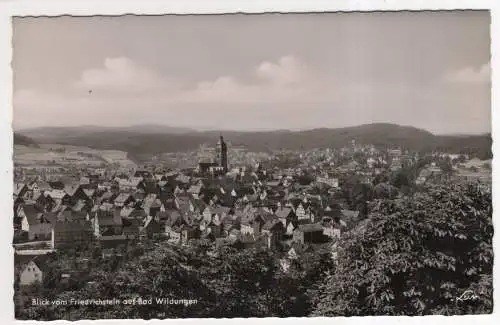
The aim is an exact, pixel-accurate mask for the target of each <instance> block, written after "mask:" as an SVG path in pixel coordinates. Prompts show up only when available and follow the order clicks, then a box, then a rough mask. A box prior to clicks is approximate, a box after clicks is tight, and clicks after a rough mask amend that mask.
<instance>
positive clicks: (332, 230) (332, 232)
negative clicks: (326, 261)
mask: <svg viewBox="0 0 500 325" xmlns="http://www.w3.org/2000/svg"><path fill="white" fill-rule="evenodd" d="M340 234H341V231H340V229H339V228H336V227H334V226H333V225H332V224H330V225H326V226H323V235H325V236H327V237H329V238H332V239H333V238H336V239H339V238H340Z"/></svg>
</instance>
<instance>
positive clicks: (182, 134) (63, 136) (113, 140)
mask: <svg viewBox="0 0 500 325" xmlns="http://www.w3.org/2000/svg"><path fill="white" fill-rule="evenodd" d="M22 132H23V134H24V135H26V136H29V137H31V138H33V139H35V140H36V141H38V142H39V143H60V144H68V145H78V146H87V147H92V148H96V149H115V150H123V151H127V152H129V153H130V154H131V155H133V156H135V155H144V154H153V153H157V152H180V151H189V150H194V149H196V148H198V147H199V145H200V144H204V143H214V144H215V142H216V141H217V138H218V137H219V135H221V134H222V135H223V136H224V137H225V138H226V139H227V141H229V142H230V143H231V144H232V145H244V146H246V147H247V148H248V149H249V150H252V151H270V150H280V149H285V150H308V149H313V148H341V147H344V146H346V145H349V144H350V143H351V141H352V140H355V141H356V143H358V144H373V145H375V146H377V147H380V148H385V147H391V146H401V147H402V148H405V149H408V150H413V151H425V152H429V151H444V152H449V153H463V154H470V155H473V156H477V157H478V158H481V159H486V158H490V157H491V156H492V152H491V143H492V139H491V135H490V134H483V135H460V136H452V135H435V134H432V133H430V132H428V131H425V130H422V129H418V128H414V127H409V126H400V125H395V124H387V123H375V124H366V125H360V126H354V127H345V128H337V129H326V128H320V129H312V130H306V131H287V130H280V131H264V132H241V131H204V132H198V131H194V130H189V129H182V130H177V129H174V131H172V128H169V127H165V131H163V132H161V128H160V127H155V128H154V129H152V128H149V129H147V131H141V129H140V128H138V127H135V128H108V129H106V128H102V127H101V128H93V129H89V128H87V129H82V128H78V127H76V128H38V129H33V130H24V131H22Z"/></svg>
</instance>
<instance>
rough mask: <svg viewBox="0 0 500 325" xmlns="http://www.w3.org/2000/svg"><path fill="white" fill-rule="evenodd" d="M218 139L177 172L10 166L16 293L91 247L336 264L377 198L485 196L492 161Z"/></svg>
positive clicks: (155, 167)
mask: <svg viewBox="0 0 500 325" xmlns="http://www.w3.org/2000/svg"><path fill="white" fill-rule="evenodd" d="M225 141H226V140H225V139H224V138H223V137H222V136H220V138H219V139H218V142H217V143H216V145H215V146H214V147H215V148H214V147H212V148H209V147H208V148H207V146H203V147H201V148H200V149H199V150H198V151H197V152H195V153H192V156H194V157H197V159H200V161H199V163H198V164H197V165H196V166H191V167H188V166H186V168H182V169H175V170H173V169H166V168H165V167H164V166H162V165H161V163H159V162H158V159H156V160H152V162H151V163H150V164H148V165H146V166H143V167H142V168H126V169H122V170H118V171H116V170H113V169H111V168H106V167H102V166H99V167H81V168H80V170H77V171H76V172H75V170H74V168H73V169H72V170H71V171H70V172H72V173H75V176H73V175H71V174H70V172H68V173H66V174H65V173H64V170H65V169H64V167H59V168H55V167H54V166H50V168H51V170H54V171H56V172H55V175H56V176H54V175H53V174H51V173H50V171H49V170H47V171H46V172H44V173H40V174H39V175H35V176H34V175H32V174H29V173H27V172H25V171H24V169H27V168H23V167H18V168H16V182H15V188H14V229H15V237H14V247H15V253H16V265H17V266H18V274H17V279H16V280H17V281H18V285H19V286H20V287H21V288H22V287H26V286H32V285H35V284H40V283H43V280H44V277H46V276H47V275H46V272H47V268H46V265H44V261H45V260H46V257H47V256H50V255H51V253H53V252H55V251H67V250H70V249H75V248H78V249H80V250H84V251H85V249H89V250H90V248H89V247H98V248H99V252H100V256H97V257H96V256H94V258H99V259H102V260H106V259H110V258H112V257H114V256H121V255H122V254H124V250H126V249H127V247H128V248H129V249H130V247H131V246H133V245H140V243H141V242H142V241H153V242H156V243H157V244H162V245H168V246H190V245H200V244H201V245H204V247H207V254H208V255H210V256H217V255H219V254H224V248H225V247H232V248H236V249H239V250H244V249H248V248H251V247H254V248H255V247H260V248H263V249H268V250H277V251H280V252H282V254H281V258H280V260H279V264H280V267H281V269H282V271H284V272H286V271H287V270H288V268H289V267H290V262H291V261H292V260H294V259H297V258H299V257H300V255H301V254H303V253H304V252H307V251H314V250H316V249H318V248H319V247H322V248H325V247H326V248H327V249H328V250H329V251H330V252H331V255H332V256H333V257H335V256H336V254H337V252H336V247H337V245H336V243H337V242H338V241H339V240H341V238H342V234H343V233H345V232H349V231H350V230H351V229H353V228H355V227H356V226H357V224H358V223H359V222H361V221H362V220H363V219H364V215H365V214H366V213H368V211H369V209H370V207H369V205H370V201H371V200H373V199H376V198H397V197H402V196H404V195H405V194H406V191H408V190H409V187H410V186H412V184H413V186H424V185H425V184H428V183H433V182H441V181H443V180H445V179H447V180H453V181H454V182H479V183H481V184H482V186H486V187H490V186H491V176H490V170H491V165H490V163H491V162H490V161H481V160H479V159H477V158H473V157H469V156H468V155H463V154H448V153H439V152H432V153H428V154H427V155H422V154H420V153H418V152H408V151H407V150H404V148H398V147H391V148H387V149H385V150H382V149H380V148H375V146H373V145H359V144H357V143H356V141H354V140H353V141H352V143H351V145H350V146H346V147H344V148H341V149H326V150H320V149H317V150H310V151H303V152H292V151H279V152H274V153H273V154H272V155H266V154H262V153H261V154H258V153H251V154H248V155H245V154H244V150H241V148H240V150H239V151H236V154H234V152H235V151H234V150H230V149H228V147H230V146H229V145H228V144H227V143H226V142H225ZM242 152H243V153H242ZM228 153H233V154H228ZM211 155H212V157H210V156H211ZM233 156H235V157H236V158H237V159H236V158H235V159H234V160H232V158H233ZM244 157H247V158H248V157H249V158H248V159H245V158H244ZM255 157H257V158H260V157H263V159H262V160H260V161H257V160H256V159H255ZM76 175H77V176H76ZM82 256H85V257H83V258H81V259H80V261H79V263H76V264H73V265H71V266H69V267H66V269H64V272H63V273H61V277H62V278H61V279H60V280H61V281H69V279H70V278H71V277H74V276H77V277H80V276H81V274H80V273H79V272H78V271H81V268H82V263H84V262H86V263H89V259H91V258H92V253H91V252H88V254H83V255H82ZM91 281H92V280H91V279H89V281H88V282H91Z"/></svg>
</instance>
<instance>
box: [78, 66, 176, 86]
mask: <svg viewBox="0 0 500 325" xmlns="http://www.w3.org/2000/svg"><path fill="white" fill-rule="evenodd" d="M75 86H76V87H77V88H84V89H89V90H90V89H92V90H105V91H115V92H116V91H123V92H141V91H148V90H158V89H165V88H169V87H172V86H173V83H169V82H168V81H167V80H166V79H165V78H163V77H161V76H159V75H157V74H156V73H154V72H153V71H151V70H148V69H146V68H145V67H142V66H140V65H139V64H137V63H136V62H134V61H132V60H131V59H129V58H126V57H116V58H106V59H105V60H104V66H103V67H102V68H98V69H88V70H85V71H83V72H82V74H81V76H80V79H79V80H78V81H76V83H75Z"/></svg>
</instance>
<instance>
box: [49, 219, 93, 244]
mask: <svg viewBox="0 0 500 325" xmlns="http://www.w3.org/2000/svg"><path fill="white" fill-rule="evenodd" d="M93 237H94V236H93V232H92V224H91V222H90V221H84V222H56V223H54V226H53V228H52V248H54V249H59V248H66V247H72V246H78V245H87V244H88V243H90V242H91V241H92V239H93Z"/></svg>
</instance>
